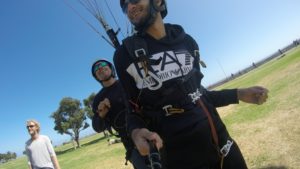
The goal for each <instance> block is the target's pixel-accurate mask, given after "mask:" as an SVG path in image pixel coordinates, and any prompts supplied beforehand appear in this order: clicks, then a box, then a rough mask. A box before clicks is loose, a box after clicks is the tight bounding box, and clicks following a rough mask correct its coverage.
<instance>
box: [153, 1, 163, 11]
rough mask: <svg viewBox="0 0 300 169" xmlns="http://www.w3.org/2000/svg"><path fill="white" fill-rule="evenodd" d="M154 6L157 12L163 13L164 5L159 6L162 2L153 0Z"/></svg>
mask: <svg viewBox="0 0 300 169" xmlns="http://www.w3.org/2000/svg"><path fill="white" fill-rule="evenodd" d="M154 4H155V6H156V8H157V9H158V10H159V11H163V10H164V9H165V5H163V6H161V4H162V0H154Z"/></svg>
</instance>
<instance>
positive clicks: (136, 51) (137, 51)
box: [123, 35, 148, 61]
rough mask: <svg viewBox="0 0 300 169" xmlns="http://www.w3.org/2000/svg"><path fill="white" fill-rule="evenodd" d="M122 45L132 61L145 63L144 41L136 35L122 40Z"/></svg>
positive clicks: (145, 46) (145, 49) (145, 44)
mask: <svg viewBox="0 0 300 169" xmlns="http://www.w3.org/2000/svg"><path fill="white" fill-rule="evenodd" d="M123 44H124V45H125V47H126V49H127V51H128V53H129V55H130V56H131V57H132V58H133V59H134V61H146V56H147V55H148V47H147V43H146V42H145V40H144V39H142V38H141V37H139V36H137V35H133V36H130V37H127V38H126V39H124V40H123Z"/></svg>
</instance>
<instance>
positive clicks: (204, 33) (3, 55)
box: [0, 0, 300, 153]
mask: <svg viewBox="0 0 300 169" xmlns="http://www.w3.org/2000/svg"><path fill="white" fill-rule="evenodd" d="M100 1H102V3H101V6H103V11H104V15H105V18H106V19H107V22H108V23H109V24H110V25H111V26H112V27H113V28H114V29H116V28H117V26H116V24H115V23H114V22H113V19H112V17H111V15H109V12H108V11H107V9H106V8H105V7H106V6H105V4H104V3H103V2H104V1H103V0H99V2H100ZM68 2H69V3H70V4H71V5H72V6H73V7H74V8H75V9H76V10H77V11H78V13H80V14H81V15H82V16H83V17H84V18H85V19H86V20H87V21H89V22H90V23H91V24H92V25H94V26H95V27H96V28H97V29H98V30H99V32H100V33H102V34H105V33H104V31H103V30H102V27H101V26H99V24H98V23H97V21H96V20H95V19H94V18H93V16H91V14H89V13H88V12H87V11H86V10H85V9H84V8H83V7H82V6H80V5H79V3H77V2H78V1H76V0H68ZM107 2H108V4H109V5H110V8H111V10H112V11H114V12H113V13H114V16H115V18H116V20H117V21H118V24H119V25H120V26H121V30H122V32H123V34H126V23H127V22H126V17H125V16H124V15H123V14H122V13H121V10H120V8H119V4H118V1H113V0H107ZM299 6H300V1H298V0H285V1H282V0H265V1H262V0H251V1H242V0H229V1H209V0H205V1H203V0H187V1H177V0H174V1H170V0H169V1H168V11H169V13H168V16H167V17H166V19H165V21H166V22H170V23H177V24H181V25H183V27H184V29H185V30H186V32H187V33H189V34H190V35H192V36H193V37H194V38H195V39H196V41H197V42H198V44H199V46H200V52H201V57H202V59H203V60H204V61H205V62H206V64H207V65H208V68H206V69H204V70H203V71H204V74H205V77H204V80H203V84H204V85H209V84H212V83H213V82H216V81H218V80H220V79H222V78H224V77H225V75H226V76H229V75H230V74H231V73H235V72H237V71H238V70H240V69H242V68H244V67H245V66H248V65H250V64H252V62H256V61H258V60H260V59H262V58H264V57H266V56H268V55H270V54H272V53H274V52H276V51H277V50H278V49H279V48H282V47H284V46H285V45H288V44H289V43H291V42H292V41H293V40H295V39H299V38H300V22H299V18H300V10H299ZM0 21H1V27H0V78H1V83H0V84H1V85H0V105H1V109H0V115H1V118H0V124H1V125H2V129H1V130H0V142H1V144H0V153H4V152H6V151H13V152H17V153H20V152H22V151H23V149H24V142H25V141H26V140H27V139H28V138H29V135H28V134H27V131H26V129H25V121H26V120H27V119H31V118H34V119H37V120H38V121H40V122H41V125H42V130H41V133H42V134H46V135H48V136H50V138H51V139H52V140H53V142H54V144H58V143H61V142H62V141H66V140H69V136H66V135H59V134H57V133H56V131H54V130H53V127H54V122H53V119H51V118H49V116H50V114H51V113H52V112H54V111H56V109H57V108H58V104H59V102H60V100H61V99H62V98H63V97H73V98H76V99H79V100H83V99H84V98H86V97H87V96H89V94H90V93H92V92H97V91H98V90H99V89H100V85H99V84H98V83H97V82H96V81H95V80H94V79H93V78H92V76H91V74H90V66H91V64H92V63H93V62H94V61H95V60H96V59H98V58H106V59H108V60H112V58H111V56H112V55H113V51H114V50H113V48H112V47H111V46H110V45H108V44H107V43H106V42H105V41H104V40H103V39H102V38H101V37H100V36H99V35H98V34H97V33H95V32H94V31H93V30H92V29H91V28H90V27H89V26H88V25H87V24H85V23H84V22H83V21H82V20H81V19H80V17H79V16H78V15H76V14H75V13H74V12H73V11H72V10H71V9H70V8H69V7H68V6H67V5H66V4H65V3H64V1H63V0H30V1H22V0H2V1H1V2H0ZM119 38H120V39H122V38H123V36H121V34H120V35H119ZM91 132H92V130H91V129H88V131H86V132H85V133H91Z"/></svg>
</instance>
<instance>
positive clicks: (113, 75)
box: [91, 59, 116, 83]
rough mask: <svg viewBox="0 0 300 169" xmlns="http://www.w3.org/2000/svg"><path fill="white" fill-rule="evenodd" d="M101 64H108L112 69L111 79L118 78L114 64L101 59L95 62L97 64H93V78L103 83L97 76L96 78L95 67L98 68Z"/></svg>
mask: <svg viewBox="0 0 300 169" xmlns="http://www.w3.org/2000/svg"><path fill="white" fill-rule="evenodd" d="M100 62H105V63H107V64H108V66H109V67H110V69H111V77H113V78H114V77H116V72H115V68H114V66H113V64H112V63H110V62H109V61H107V60H105V59H99V60H97V61H95V62H94V63H93V65H92V69H91V71H92V75H93V77H94V78H95V79H96V80H97V81H98V82H100V83H102V82H101V81H100V80H99V79H98V78H97V76H96V74H95V72H94V68H95V66H96V65H97V64H98V63H100Z"/></svg>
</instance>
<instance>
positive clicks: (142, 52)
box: [134, 48, 146, 58]
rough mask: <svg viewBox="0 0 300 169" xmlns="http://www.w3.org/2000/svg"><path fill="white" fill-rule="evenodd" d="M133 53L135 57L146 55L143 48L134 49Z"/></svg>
mask: <svg viewBox="0 0 300 169" xmlns="http://www.w3.org/2000/svg"><path fill="white" fill-rule="evenodd" d="M134 54H135V56H136V57H137V58H139V57H142V56H146V51H145V49H144V48H140V49H137V50H135V51H134Z"/></svg>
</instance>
